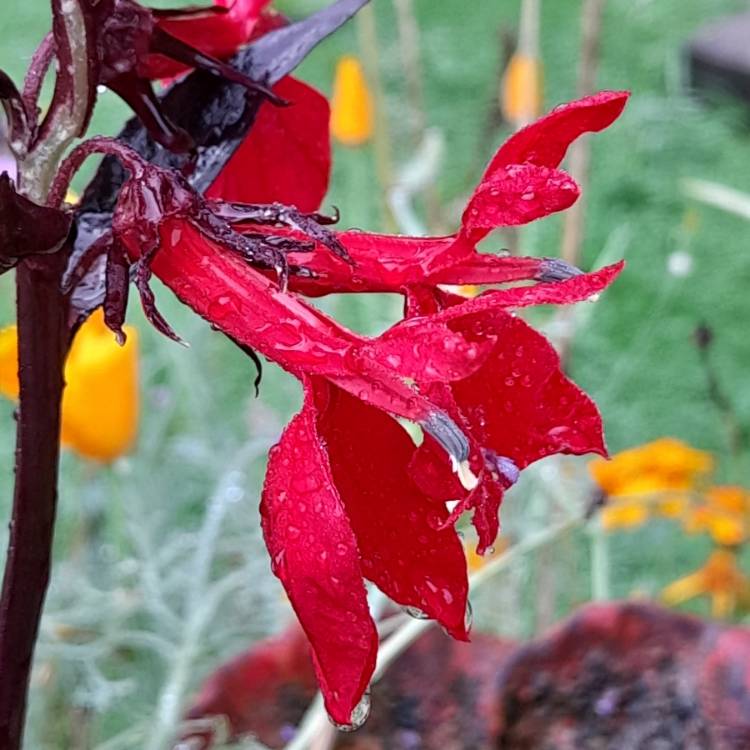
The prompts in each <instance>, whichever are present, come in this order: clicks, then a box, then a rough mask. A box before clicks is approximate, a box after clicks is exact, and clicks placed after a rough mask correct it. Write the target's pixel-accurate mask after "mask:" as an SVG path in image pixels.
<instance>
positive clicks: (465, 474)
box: [73, 92, 626, 725]
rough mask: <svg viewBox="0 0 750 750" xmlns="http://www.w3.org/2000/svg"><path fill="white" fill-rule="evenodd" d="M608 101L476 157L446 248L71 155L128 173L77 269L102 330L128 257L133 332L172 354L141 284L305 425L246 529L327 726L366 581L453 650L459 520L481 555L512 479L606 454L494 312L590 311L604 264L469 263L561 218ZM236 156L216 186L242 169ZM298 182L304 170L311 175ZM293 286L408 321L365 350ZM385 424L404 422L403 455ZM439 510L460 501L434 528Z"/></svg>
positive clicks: (442, 241)
mask: <svg viewBox="0 0 750 750" xmlns="http://www.w3.org/2000/svg"><path fill="white" fill-rule="evenodd" d="M303 96H304V93H303ZM625 100H626V94H623V93H609V92H607V93H603V94H600V95H597V96H595V97H589V98H587V99H583V100H580V101H578V102H574V103H572V104H570V105H566V106H565V107H562V108H560V109H558V110H555V111H554V112H553V113H551V114H550V115H548V116H547V117H545V118H542V120H540V121H539V122H537V123H535V124H533V125H531V126H529V127H528V128H526V129H525V130H522V131H520V132H519V133H517V134H516V135H514V136H513V137H512V138H511V139H510V140H509V141H508V143H506V144H505V145H504V146H503V147H501V148H500V150H499V151H498V152H497V154H496V155H495V157H494V158H493V160H492V161H491V163H490V165H489V167H488V169H487V171H486V172H485V175H484V177H483V178H482V181H481V182H480V184H479V186H478V187H477V189H476V190H475V191H474V193H473V195H472V196H471V198H470V200H469V203H468V205H467V208H466V210H465V211H464V214H463V218H462V224H461V228H460V229H459V231H458V232H457V233H456V234H454V235H452V236H450V237H444V238H424V239H415V238H401V237H384V236H380V235H368V234H364V233H356V232H344V233H335V232H332V231H331V230H330V229H328V228H327V227H325V226H324V225H325V223H326V222H327V220H326V218H325V217H322V216H320V215H317V214H304V213H301V212H300V211H298V210H297V209H295V208H290V207H284V206H282V205H279V204H272V205H251V204H246V203H242V202H237V195H236V194H231V195H232V197H233V201H232V202H226V201H224V200H221V198H222V197H223V196H222V194H221V192H222V185H223V186H224V187H226V189H227V190H230V189H231V188H230V186H231V185H232V184H233V181H232V180H229V179H227V178H226V176H224V177H222V176H220V177H219V179H218V180H217V182H216V184H215V186H214V189H213V190H212V191H211V197H210V198H203V197H202V196H199V195H197V194H196V193H194V192H193V191H192V190H191V188H190V187H189V186H188V184H187V182H186V181H185V180H184V179H183V178H181V177H179V176H177V175H176V174H175V173H173V172H170V171H168V170H164V169H161V168H158V167H156V166H154V165H150V164H147V163H145V162H143V161H142V160H141V159H140V158H139V157H138V156H137V155H135V154H133V153H132V152H129V151H127V150H125V149H123V147H122V146H115V145H113V144H111V143H110V142H106V141H99V142H98V143H94V144H93V145H92V146H90V148H91V149H94V148H99V149H100V150H110V151H114V152H115V153H117V154H119V155H120V157H121V158H122V159H123V163H124V166H125V167H126V169H127V170H128V171H129V173H130V177H129V179H128V180H127V181H126V182H125V184H124V186H123V188H122V189H121V191H120V195H119V199H118V205H117V208H116V210H115V215H114V223H113V231H112V232H111V233H110V234H108V235H105V236H103V237H102V238H101V239H100V240H99V243H98V244H99V247H98V248H94V250H93V251H92V256H95V255H96V253H97V252H101V250H102V248H104V249H106V252H107V254H108V256H109V264H108V268H109V270H108V297H107V301H106V302H105V313H107V319H108V321H109V322H110V324H111V325H112V326H113V328H115V329H116V330H118V331H119V330H120V326H121V322H122V316H123V313H124V303H123V300H124V298H125V297H126V294H127V279H128V274H126V273H124V272H123V269H125V268H127V261H126V260H125V254H126V253H127V255H128V256H129V258H130V260H131V261H133V262H135V263H136V273H135V280H136V285H137V287H138V289H139V291H140V293H141V296H142V299H143V302H144V308H145V310H146V312H147V315H149V317H150V319H151V320H152V321H153V322H154V323H155V324H157V326H159V327H160V328H161V329H162V330H164V331H165V332H166V333H169V334H170V335H173V336H174V334H173V332H172V331H171V329H169V327H168V326H167V325H166V322H165V321H163V319H162V318H161V317H160V316H159V315H158V313H157V311H156V309H155V307H154V300H153V295H152V294H151V292H150V289H149V288H148V280H149V277H150V275H151V273H152V272H153V273H155V274H156V275H157V276H158V277H159V278H160V279H161V280H162V281H163V282H164V283H165V284H166V285H167V286H169V287H170V288H171V289H172V290H173V291H174V293H175V294H176V295H177V296H178V297H179V298H180V299H181V300H182V301H183V302H185V303H186V304H187V305H189V306H190V307H192V308H193V309H194V310H195V311H196V312H198V313H199V314H200V315H202V316H203V317H204V318H206V319H207V320H209V321H210V322H211V323H212V324H213V325H214V326H215V327H216V328H218V329H219V330H221V331H223V332H224V333H225V334H227V335H228V336H230V337H231V338H232V339H233V340H235V341H236V342H237V343H238V344H239V345H241V346H242V347H244V348H246V349H252V350H254V351H257V352H259V353H261V354H263V355H264V356H266V357H268V358H269V359H272V360H273V361H275V362H277V363H278V364H280V365H281V366H282V367H284V368H286V369H287V370H288V371H290V372H291V373H293V374H294V375H295V376H296V377H298V378H299V379H300V381H301V383H302V385H303V387H304V392H305V399H304V404H303V407H302V410H301V411H300V413H299V414H298V415H297V416H296V417H294V419H293V420H292V421H291V423H290V424H289V426H288V427H287V428H286V430H285V431H284V434H283V435H282V437H281V440H280V441H279V444H278V445H277V446H276V447H275V448H274V449H273V450H272V452H271V455H270V460H269V466H268V474H267V477H266V482H265V486H264V490H263V496H262V502H261V513H262V521H263V530H264V535H265V538H266V543H267V546H268V548H269V552H270V553H271V557H272V564H273V569H274V571H275V573H276V574H277V575H278V577H279V578H280V579H281V581H282V583H283V585H284V587H285V589H286V591H287V593H288V595H289V598H290V601H291V603H292V606H293V607H294V609H295V611H296V613H297V615H298V618H299V620H300V622H301V624H302V627H303V628H304V630H305V632H306V634H307V636H308V639H309V640H310V643H311V645H312V650H313V656H314V662H315V667H316V672H317V675H318V678H319V681H320V684H321V688H322V691H323V694H324V697H325V703H326V707H327V709H328V711H329V713H330V715H331V716H332V718H333V719H334V720H335V721H337V722H339V723H340V724H342V725H347V724H355V723H357V721H358V720H359V719H360V718H361V715H362V713H363V711H362V710H361V709H357V708H356V707H357V705H358V704H359V703H360V701H361V700H362V697H363V695H364V694H365V691H366V688H367V685H368V682H369V680H370V677H371V675H372V672H373V669H374V666H375V657H376V653H377V643H378V640H377V632H376V629H375V625H374V623H373V621H372V618H371V616H370V614H369V610H368V607H367V598H366V590H365V587H364V584H363V581H364V579H367V580H370V581H372V582H373V583H375V584H376V585H377V586H378V587H379V588H380V589H381V590H382V591H383V592H385V593H386V594H387V595H388V596H389V597H390V598H391V599H393V600H394V601H395V602H397V603H399V604H401V605H403V606H406V607H410V608H416V609H418V610H420V611H421V612H423V613H424V614H425V616H428V617H432V618H434V619H436V620H438V621H439V622H440V623H441V624H442V625H443V626H444V628H445V629H446V630H447V631H448V632H449V633H450V634H451V635H452V636H454V637H455V638H458V639H466V638H467V637H468V633H467V628H468V624H467V622H466V610H467V592H468V585H467V577H466V565H465V560H464V556H463V551H462V547H461V544H460V541H459V539H458V537H457V535H456V533H455V531H454V530H453V528H452V523H453V522H454V521H455V520H456V518H457V516H458V515H459V514H460V513H461V512H463V511H464V510H473V511H474V524H475V526H476V527H477V530H478V533H479V538H480V548H481V549H485V548H486V547H487V546H489V545H490V544H491V543H492V541H493V540H494V538H495V536H496V534H497V531H498V518H497V511H498V508H499V505H500V502H501V500H502V495H503V492H504V490H505V489H506V488H507V487H508V486H510V485H511V484H513V482H515V480H516V479H517V476H518V472H519V471H520V470H521V469H522V468H524V467H525V466H527V465H528V464H530V463H532V462H533V461H536V460H537V459H539V458H541V457H542V456H545V455H549V454H551V453H585V452H591V451H593V452H598V453H604V452H605V447H604V442H603V436H602V426H601V419H600V416H599V413H598V411H597V409H596V406H595V405H594V403H593V402H592V401H591V400H590V399H589V397H588V396H586V395H585V394H584V393H583V392H582V391H581V390H580V389H578V388H577V387H576V386H575V385H574V384H573V383H572V382H571V381H569V380H568V379H567V378H566V377H565V376H564V374H563V373H562V371H561V369H560V363H559V359H558V357H557V355H556V353H555V352H554V350H553V348H552V347H551V345H550V344H549V343H548V342H547V341H546V340H545V339H544V338H543V337H542V336H541V335H540V334H539V333H537V332H535V331H534V330H533V329H531V328H530V327H529V326H528V325H527V324H526V323H524V322H523V321H522V320H520V319H519V318H517V317H515V316H513V315H512V314H511V313H510V312H509V310H511V309H513V308H517V307H522V306H526V305H531V304H559V303H572V302H577V301H581V300H585V299H588V298H590V297H592V296H593V295H596V294H598V293H599V292H600V291H602V290H603V289H605V288H606V287H607V285H608V284H609V283H610V282H611V281H612V280H613V279H614V277H615V276H616V275H617V273H618V272H619V270H620V268H621V266H620V265H616V266H611V267H608V268H605V269H602V270H601V271H598V272H596V273H592V274H581V273H580V272H578V271H577V270H576V269H572V268H571V267H569V266H567V265H565V264H562V263H560V262H559V261H554V260H550V259H531V258H525V259H518V258H503V257H497V256H487V255H482V254H479V253H478V252H476V249H475V246H476V243H477V242H478V241H479V240H480V239H482V238H483V237H484V236H486V234H487V233H488V232H489V231H490V230H491V229H492V228H494V227H497V226H507V225H514V224H521V223H525V222H527V221H531V220H533V219H536V218H540V217H542V216H545V215H547V214H549V213H551V212H553V211H558V210H561V209H563V208H566V207H567V206H569V205H570V204H571V203H572V202H573V201H574V200H575V198H576V197H577V195H578V190H577V187H576V185H575V183H573V181H572V180H571V179H570V178H569V177H568V176H567V175H566V174H565V173H563V172H561V171H559V170H558V169H557V166H558V164H559V162H560V161H561V159H562V158H563V156H564V153H565V150H566V149H567V146H568V145H569V144H570V142H572V141H573V140H574V139H575V138H576V137H578V136H580V135H581V134H583V133H585V132H588V131H596V130H601V129H603V128H604V127H606V126H607V125H609V124H610V123H611V122H612V121H613V120H614V119H615V118H616V117H617V115H618V114H619V113H620V111H621V110H622V108H623V106H624V104H625ZM261 132H262V131H261ZM250 137H252V136H250ZM262 145H263V143H262V142H261V141H258V142H257V147H258V148H259V149H260V147H261V146H262ZM279 145H281V144H280V143H279ZM247 153H252V150H249V151H248V152H247ZM257 155H258V154H257V152H256V157H257ZM235 158H236V159H237V163H235V164H234V165H233V168H237V167H238V164H239V165H240V166H241V163H242V160H241V159H240V158H238V157H235ZM321 163H324V164H327V159H324V160H322V162H321ZM311 164H314V160H311V161H310V162H309V163H308V165H307V166H306V169H307V168H308V167H309V168H310V169H311V170H312V171H313V172H315V170H316V169H318V170H320V164H319V165H318V167H317V168H316V167H315V166H310V165H311ZM325 169H327V167H325ZM289 174H290V175H291V172H290V173H289ZM287 179H288V178H286V177H285V178H283V179H281V180H280V184H279V185H278V189H279V191H280V193H281V194H284V190H285V189H287V187H288V186H287V184H286V181H287ZM324 182H325V180H323V184H324ZM235 185H236V186H238V187H237V190H242V186H241V184H240V183H235ZM266 189H269V190H270V191H273V190H274V189H276V187H275V186H274V184H273V183H271V182H269V183H268V186H267V188H263V190H266ZM312 191H313V194H312V195H310V196H302V200H308V199H309V201H310V204H309V206H308V207H310V206H312V205H314V204H315V203H316V202H317V199H318V198H319V197H320V194H321V190H320V184H319V183H317V184H315V185H314V186H313V188H312ZM261 194H262V193H261ZM300 202H301V201H300ZM86 263H87V260H86V258H84V259H83V260H82V261H81V264H82V267H85V265H86ZM75 277H76V274H75V272H74V274H73V280H74V281H75ZM523 279H530V280H541V282H542V283H538V284H536V285H532V286H520V287H514V288H509V289H503V290H493V291H488V292H486V293H484V294H482V295H481V296H479V297H477V298H474V299H472V300H465V299H463V298H458V297H455V296H453V295H451V294H449V293H447V292H446V291H444V290H442V289H441V288H440V286H439V285H440V284H453V283H466V282H469V281H470V282H473V283H496V282H501V281H502V282H505V281H515V280H523ZM288 286H289V288H288ZM294 290H297V291H302V292H309V293H311V294H325V293H328V292H334V291H392V292H399V293H402V294H404V296H405V298H406V301H407V305H406V312H407V319H406V320H404V321H402V322H401V323H399V324H397V325H395V326H393V327H392V328H391V329H389V330H388V331H386V332H385V333H384V334H382V335H381V336H379V337H377V338H375V339H368V338H365V337H362V336H359V335H357V334H354V333H353V332H351V331H348V330H347V329H345V328H343V327H342V326H340V325H338V324H337V323H336V322H335V321H333V320H331V319H330V318H328V317H327V316H325V315H324V314H323V313H321V312H320V311H319V310H317V309H316V308H314V307H312V306H310V305H309V304H307V303H306V302H305V301H304V300H303V299H302V298H301V297H300V296H298V294H297V293H295V291H294ZM395 417H402V418H406V419H409V420H412V421H414V422H417V423H418V424H419V425H421V427H422V428H423V430H424V432H425V438H424V441H423V442H422V444H421V445H420V446H419V447H417V446H415V444H414V442H413V441H412V439H411V437H410V435H409V434H408V433H407V431H406V430H405V429H404V427H403V426H402V425H401V424H400V423H399V422H398V421H397V419H395ZM448 500H459V503H458V506H457V508H456V509H455V510H454V511H453V513H449V512H448V510H447V506H446V501H448Z"/></svg>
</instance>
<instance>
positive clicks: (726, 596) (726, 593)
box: [661, 550, 750, 617]
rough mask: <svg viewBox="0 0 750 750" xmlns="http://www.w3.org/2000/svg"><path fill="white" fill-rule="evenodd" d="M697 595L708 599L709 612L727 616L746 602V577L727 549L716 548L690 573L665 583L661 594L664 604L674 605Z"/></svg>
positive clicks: (749, 596) (749, 591)
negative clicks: (666, 584) (672, 581)
mask: <svg viewBox="0 0 750 750" xmlns="http://www.w3.org/2000/svg"><path fill="white" fill-rule="evenodd" d="M699 596H708V597H710V598H711V614H713V616H714V617H727V616H728V615H731V614H732V613H733V612H734V611H735V610H736V609H737V607H738V606H740V607H743V608H744V607H747V606H748V605H749V604H750V580H748V578H747V576H745V574H744V573H743V572H742V571H741V570H740V569H739V566H738V565H737V557H736V555H735V553H734V552H732V551H730V550H716V551H714V552H712V553H711V556H710V557H709V558H708V560H707V561H706V562H705V564H704V565H703V566H702V567H700V568H699V569H698V570H696V571H695V572H694V573H691V574H690V575H687V576H685V577H684V578H680V579H679V580H677V581H675V582H674V583H671V584H670V585H669V586H667V587H666V588H665V589H664V590H663V591H662V594H661V598H662V601H663V602H664V603H665V604H668V605H671V606H674V605H677V604H682V603H683V602H686V601H689V600H690V599H695V598H696V597H699Z"/></svg>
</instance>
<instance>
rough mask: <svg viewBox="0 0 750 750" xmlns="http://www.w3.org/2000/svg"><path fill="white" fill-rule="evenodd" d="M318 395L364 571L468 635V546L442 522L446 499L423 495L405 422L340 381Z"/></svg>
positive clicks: (401, 599)
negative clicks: (412, 465)
mask: <svg viewBox="0 0 750 750" xmlns="http://www.w3.org/2000/svg"><path fill="white" fill-rule="evenodd" d="M324 386H325V384H324ZM316 403H317V404H318V407H319V411H320V416H319V422H318V429H319V431H320V434H321V436H322V437H323V438H324V439H325V441H326V445H327V448H328V457H329V461H330V464H331V471H332V473H333V477H334V480H335V482H336V487H337V489H338V491H339V494H340V497H341V501H342V502H343V504H344V507H345V508H346V513H347V515H348V517H349V520H350V522H351V525H352V528H353V529H354V533H355V534H356V537H357V544H358V546H359V551H360V556H361V563H362V570H363V572H364V574H365V576H366V577H367V578H369V579H370V580H371V581H373V582H374V583H375V584H377V586H378V587H379V588H380V589H381V590H382V591H384V592H385V593H386V594H387V595H388V596H389V597H390V598H391V599H393V600H394V601H396V602H398V603H399V604H402V605H408V606H412V607H417V608H419V609H420V610H422V611H423V612H425V613H426V614H427V615H429V616H430V617H432V618H434V619H436V620H438V621H439V622H440V623H441V624H442V625H443V626H444V627H445V628H446V630H447V631H448V632H449V633H450V634H451V635H453V636H454V637H455V638H459V639H466V637H467V631H466V625H465V612H466V599H467V594H468V582H467V577H466V562H465V560H464V555H463V550H462V547H461V543H460V541H459V539H458V537H457V535H456V533H455V531H453V529H441V525H442V524H443V522H444V521H445V520H446V518H447V512H446V511H445V508H444V506H441V505H440V504H438V503H435V502H433V501H432V500H431V499H429V498H428V497H426V496H425V495H423V494H422V493H421V492H420V491H419V490H418V489H417V487H416V485H415V484H414V483H413V482H412V480H411V477H410V476H409V472H408V465H409V461H410V460H411V457H412V455H413V453H414V443H413V442H412V440H411V438H410V437H409V436H408V435H407V433H406V431H405V430H404V429H403V428H402V427H401V426H400V425H399V424H398V422H396V421H395V420H393V419H391V418H390V417H388V416H387V415H385V414H383V413H382V412H380V411H378V410H377V409H374V408H373V407H371V406H369V405H368V404H365V403H363V402H361V401H359V400H358V399H356V398H353V397H352V396H351V395H349V394H348V393H345V392H344V391H342V390H340V389H337V388H325V387H323V388H319V389H318V391H317V397H316Z"/></svg>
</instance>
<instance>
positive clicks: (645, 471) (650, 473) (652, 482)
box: [589, 438, 713, 530]
mask: <svg viewBox="0 0 750 750" xmlns="http://www.w3.org/2000/svg"><path fill="white" fill-rule="evenodd" d="M712 469H713V458H712V457H711V455H710V454H709V453H705V452H704V451H699V450H696V449H695V448H691V447H690V446H689V445H686V444H685V443H683V442H681V441H680V440H676V439H674V438H660V439H659V440H655V441H653V442H651V443H647V444H646V445H641V446H638V447H636V448H631V449H629V450H626V451H622V452H621V453H618V454H617V455H615V456H613V457H612V459H611V460H609V461H607V460H605V459H596V460H594V461H591V463H589V471H590V473H591V476H592V477H593V479H594V481H595V482H596V483H597V484H598V485H599V487H600V488H601V489H602V491H603V492H604V494H605V495H607V496H608V497H609V498H612V499H613V500H614V501H612V500H610V502H609V504H608V505H607V506H606V507H605V508H604V509H603V511H602V524H603V525H604V527H605V528H606V529H608V530H613V529H616V528H632V527H634V526H638V525H640V524H642V523H644V522H645V521H646V520H647V519H648V518H649V517H650V516H651V514H652V513H656V514H658V515H661V516H665V517H667V518H676V517H678V516H681V515H683V514H684V513H685V512H686V510H687V508H688V507H689V500H688V497H687V496H686V494H684V493H685V492H686V491H689V490H692V489H694V488H695V487H696V486H697V485H698V484H699V483H700V482H701V481H704V480H705V477H706V476H707V475H708V473H709V472H710V471H711V470H712ZM657 495H658V497H655V496H657Z"/></svg>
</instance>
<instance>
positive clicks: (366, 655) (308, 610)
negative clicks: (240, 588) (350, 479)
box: [261, 400, 378, 724]
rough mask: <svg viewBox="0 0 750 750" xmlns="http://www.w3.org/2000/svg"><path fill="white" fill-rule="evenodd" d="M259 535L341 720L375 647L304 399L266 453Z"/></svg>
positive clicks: (350, 546)
mask: <svg viewBox="0 0 750 750" xmlns="http://www.w3.org/2000/svg"><path fill="white" fill-rule="evenodd" d="M261 515H262V524H263V535H264V537H265V540H266V545H267V547H268V551H269V553H270V555H271V560H272V566H273V571H274V573H275V574H276V575H277V576H278V577H279V579H280V580H281V582H282V583H283V585H284V588H285V590H286V592H287V594H288V596H289V600H290V602H291V604H292V607H294V611H295V612H296V613H297V617H298V618H299V621H300V623H301V625H302V627H303V628H304V630H305V633H306V634H307V637H308V639H309V640H310V644H311V646H312V651H313V656H314V662H315V667H316V672H317V675H318V680H319V682H320V687H321V690H322V692H323V696H324V698H325V704H326V709H327V711H328V713H329V714H330V715H331V716H332V717H333V719H334V720H335V721H337V722H339V723H342V724H347V723H349V722H350V718H351V714H352V711H353V710H354V708H355V707H356V705H357V703H358V702H359V701H360V699H361V698H362V695H363V693H364V691H365V690H366V689H367V686H368V685H369V682H370V678H371V677H372V673H373V670H374V669H375V659H376V656H377V649H378V636H377V631H376V629H375V624H374V623H373V621H372V618H371V617H370V612H369V609H368V606H367V594H366V591H365V587H364V585H363V581H362V570H361V568H360V562H359V551H358V549H357V540H356V539H355V536H354V533H353V531H352V527H351V526H350V524H349V520H348V519H347V516H346V513H345V512H344V508H343V506H342V503H341V500H340V498H339V494H338V492H337V489H336V486H335V485H334V480H333V477H332V475H331V468H330V466H329V462H328V456H327V455H326V452H325V450H324V449H323V447H322V443H321V437H320V435H319V434H318V430H317V427H316V424H315V414H314V408H313V406H312V404H311V403H310V402H309V400H307V401H306V403H305V406H304V407H303V409H302V411H301V412H300V413H299V414H298V415H297V416H296V417H294V419H293V420H292V421H291V422H290V423H289V426H288V427H287V428H286V430H285V431H284V434H283V435H282V438H281V441H280V442H279V444H278V445H276V446H275V447H274V448H273V449H272V451H271V454H270V457H269V462H268V473H267V475H266V481H265V484H264V487H263V496H262V500H261Z"/></svg>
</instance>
